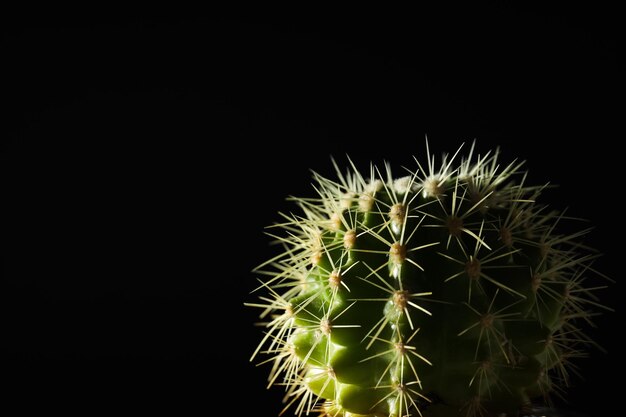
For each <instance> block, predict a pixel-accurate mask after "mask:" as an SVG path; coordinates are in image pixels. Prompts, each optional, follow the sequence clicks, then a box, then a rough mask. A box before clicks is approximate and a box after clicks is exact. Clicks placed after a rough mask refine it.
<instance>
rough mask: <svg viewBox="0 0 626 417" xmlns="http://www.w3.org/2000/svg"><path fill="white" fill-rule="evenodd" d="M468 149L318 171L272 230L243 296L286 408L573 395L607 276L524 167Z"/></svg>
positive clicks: (493, 411)
mask: <svg viewBox="0 0 626 417" xmlns="http://www.w3.org/2000/svg"><path fill="white" fill-rule="evenodd" d="M461 149H462V146H461V147H460V148H459V149H458V150H457V151H456V153H455V154H454V155H452V156H451V157H450V156H449V155H445V154H444V155H443V156H442V158H441V160H440V162H439V163H437V160H436V158H435V157H434V156H433V155H431V153H430V152H429V149H428V143H426V154H427V156H426V163H425V164H422V163H420V161H419V160H418V159H417V158H415V162H416V167H415V168H414V169H407V168H403V170H402V171H401V174H400V175H399V176H395V175H394V174H392V168H391V165H390V164H389V163H385V164H384V167H383V169H382V170H381V169H380V168H379V167H377V166H375V165H373V164H372V165H370V170H369V173H368V174H369V175H367V176H364V175H362V174H360V173H359V171H358V170H357V168H356V166H355V164H354V163H352V162H351V161H350V159H349V158H348V161H349V169H348V170H346V171H344V170H342V169H340V168H339V166H338V164H337V163H336V162H335V160H333V161H332V162H333V165H334V168H335V171H336V175H337V178H336V179H328V178H325V177H323V176H321V175H319V174H317V173H315V172H313V178H314V180H315V183H316V184H315V186H314V189H315V196H314V197H312V198H300V197H297V198H296V197H294V198H292V200H293V201H294V202H295V203H296V204H297V206H298V207H299V212H298V213H297V214H281V216H282V217H281V222H280V223H278V224H275V225H274V226H272V227H270V228H269V229H268V230H269V232H268V234H269V235H270V236H272V238H274V239H275V240H276V241H277V242H279V243H280V247H281V250H282V252H280V253H279V254H278V255H277V256H275V257H273V258H272V259H270V260H268V261H266V262H264V263H263V264H261V265H260V266H259V267H258V268H256V269H255V271H256V273H257V274H258V276H259V282H260V285H259V286H258V288H256V289H255V294H258V300H256V301H255V302H251V303H246V304H247V305H249V306H253V307H258V308H260V309H261V311H262V312H261V314H260V317H261V318H262V320H263V321H262V323H263V326H264V333H263V336H262V337H261V336H260V338H261V342H260V343H259V345H258V347H257V349H256V350H255V351H254V354H253V355H252V359H258V358H260V357H261V356H262V355H266V359H265V360H262V361H260V363H262V364H268V366H270V368H271V369H270V372H269V385H270V386H271V385H280V386H282V387H283V389H284V390H285V399H284V402H285V406H284V407H285V408H284V410H283V411H285V410H287V409H291V410H292V411H293V412H295V414H297V415H303V414H310V413H312V412H319V413H320V414H321V415H327V416H333V417H341V416H343V417H348V416H351V417H358V416H371V417H379V416H389V417H401V416H409V415H411V416H415V415H419V416H422V415H423V416H430V415H432V416H437V415H441V416H447V415H449V416H457V415H458V416H468V417H471V416H475V415H498V414H502V413H512V414H514V413H518V412H520V411H521V412H524V411H528V410H529V408H530V407H532V405H533V404H534V403H535V402H536V400H539V401H541V402H542V403H548V404H549V403H550V401H551V398H553V397H554V395H557V396H562V395H564V394H565V390H566V389H567V387H568V384H570V379H571V376H572V374H575V361H576V360H577V359H578V358H580V357H584V356H586V355H587V353H588V350H589V348H590V347H591V346H594V345H596V344H595V343H594V341H593V340H592V338H591V337H590V336H588V335H586V334H585V330H584V327H585V326H588V325H590V324H592V319H594V318H595V316H597V315H598V314H600V313H601V312H602V311H603V310H610V308H608V307H605V306H603V305H602V304H601V303H600V302H599V301H598V295H597V293H596V291H597V290H599V289H601V288H604V287H606V286H607V284H608V283H609V282H611V280H610V279H609V278H607V277H606V276H604V275H603V274H601V273H599V272H598V271H596V270H595V269H594V268H593V265H592V264H593V261H594V260H595V259H596V258H597V257H598V256H599V254H598V252H597V251H595V250H593V249H591V248H589V247H587V246H585V245H584V243H583V242H582V238H583V237H584V235H585V234H586V233H588V232H589V229H581V230H579V229H576V230H575V231H574V232H569V231H568V232H562V231H560V229H561V228H564V226H563V224H564V223H565V222H566V221H567V220H570V219H569V218H568V217H566V216H565V213H564V212H558V211H554V210H552V209H549V207H548V206H546V205H544V204H541V203H539V202H538V199H539V197H540V195H541V193H542V191H544V190H545V187H546V186H532V185H527V184H526V178H527V174H526V172H525V171H523V170H522V167H523V162H517V161H513V162H512V163H510V164H508V165H500V163H499V161H498V151H497V150H496V151H493V152H488V153H487V154H485V155H482V156H481V155H476V152H475V146H474V144H472V146H471V149H470V150H469V152H468V154H467V157H465V158H461V157H460V155H459V154H460V151H461ZM596 279H598V281H606V282H599V283H592V282H594V280H596ZM542 400H545V401H542Z"/></svg>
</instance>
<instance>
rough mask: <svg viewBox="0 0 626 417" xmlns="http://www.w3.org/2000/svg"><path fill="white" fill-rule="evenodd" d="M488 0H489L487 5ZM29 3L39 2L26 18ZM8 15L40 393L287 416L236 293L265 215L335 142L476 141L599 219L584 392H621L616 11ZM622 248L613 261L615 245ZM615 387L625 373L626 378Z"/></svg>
mask: <svg viewBox="0 0 626 417" xmlns="http://www.w3.org/2000/svg"><path fill="white" fill-rule="evenodd" d="M494 3H495V2H494ZM25 16H27V17H25ZM73 16H75V15H71V14H69V11H68V14H63V13H61V14H60V15H57V14H55V15H49V16H39V17H36V18H35V17H33V16H32V15H30V14H23V15H21V14H16V15H11V14H7V15H5V16H4V17H3V19H4V20H5V21H4V22H3V26H2V28H3V29H2V30H3V39H2V59H3V62H4V63H3V65H2V67H3V70H4V71H5V75H4V77H3V80H2V97H3V99H2V101H3V103H4V104H5V110H4V111H3V119H4V122H3V127H2V131H1V135H2V167H3V171H4V172H3V182H2V184H3V185H2V190H3V191H2V193H3V194H2V203H3V204H2V205H3V207H4V208H5V209H6V212H5V215H4V222H3V225H4V227H3V236H4V238H3V242H4V250H3V268H4V271H3V275H4V282H5V284H6V285H5V286H4V287H5V290H3V291H2V293H3V296H4V297H3V298H4V299H5V300H4V301H3V304H4V306H5V307H6V312H5V315H4V325H3V337H2V339H3V340H4V342H3V345H4V346H5V347H8V351H7V353H5V356H4V358H5V364H6V365H7V366H6V368H8V370H9V371H8V372H7V373H6V374H5V375H6V379H5V380H7V381H8V382H9V383H10V386H11V388H10V390H9V392H8V393H7V395H8V397H9V399H10V400H12V401H13V402H14V403H15V404H18V405H19V406H20V407H22V408H23V409H24V410H29V409H33V408H40V407H43V408H44V409H49V410H61V411H78V412H90V411H93V410H100V409H106V410H120V409H124V410H132V411H135V412H154V411H164V410H171V411H172V412H175V413H176V415H182V414H184V413H186V412H188V411H190V410H197V412H199V413H201V414H204V413H214V412H220V413H225V412H230V413H231V414H228V415H262V416H275V415H277V413H278V412H279V411H280V409H281V406H280V405H279V404H278V402H277V401H278V399H279V398H280V389H273V390H270V391H266V390H265V388H264V383H265V382H264V380H265V375H266V372H267V369H266V368H263V367H261V368H256V367H255V366H254V365H253V364H250V363H249V362H248V357H249V355H250V353H251V352H252V350H253V348H254V346H255V345H256V343H257V341H258V339H259V336H260V331H259V330H258V329H257V328H254V327H253V326H252V323H253V322H254V321H255V320H256V313H257V312H256V311H252V310H251V309H247V308H244V307H243V303H244V301H250V300H251V297H250V296H249V295H248V293H249V292H250V291H251V290H252V289H253V288H254V286H255V281H254V279H255V277H254V276H253V275H252V274H251V272H250V271H251V269H252V268H253V267H254V266H256V265H257V264H259V263H260V262H262V261H264V260H265V259H266V258H267V257H268V256H269V254H270V250H269V246H268V242H269V239H268V238H266V237H265V236H264V235H263V227H264V226H266V225H269V224H271V223H272V222H274V221H276V220H278V217H277V215H276V212H277V210H289V209H290V208H292V207H291V206H289V205H288V204H287V203H285V201H284V200H285V197H286V196H287V195H290V194H297V195H305V194H307V193H310V192H311V188H310V187H309V184H310V172H309V169H315V170H317V171H319V172H321V173H323V174H328V175H330V174H331V173H332V171H331V168H332V166H331V163H330V156H331V155H332V156H335V157H336V158H338V160H340V161H345V159H343V158H344V155H345V154H346V153H347V154H349V156H350V157H351V158H352V159H353V160H355V161H356V163H357V164H358V165H359V166H364V164H365V163H366V162H367V161H370V160H373V161H375V162H382V161H383V160H384V159H388V160H390V161H392V162H393V163H394V164H395V165H398V166H399V165H400V164H411V155H413V154H416V155H423V154H424V138H425V136H428V139H429V142H430V145H431V149H433V150H434V151H435V152H436V153H437V154H439V153H440V152H443V151H446V152H453V151H454V150H456V148H457V147H458V146H459V145H460V144H461V143H462V142H466V146H467V145H469V143H470V142H471V141H472V140H474V139H476V140H477V146H478V149H479V150H482V151H486V150H489V149H492V148H495V147H496V146H500V147H501V150H502V154H503V158H502V159H503V161H510V160H512V159H513V158H519V159H523V160H527V165H526V167H527V168H528V169H529V170H530V181H532V182H533V183H542V184H543V183H546V182H548V181H549V182H551V183H555V184H558V185H559V187H558V188H556V189H554V190H550V191H549V192H547V193H546V199H547V200H548V201H549V202H550V203H551V204H552V205H553V206H554V207H556V208H565V207H570V209H569V212H568V213H569V214H571V215H572V216H577V217H582V218H585V219H588V220H589V221H590V224H593V225H595V227H596V229H595V230H594V231H593V232H592V233H591V235H590V236H589V237H588V242H589V244H590V245H591V246H594V247H596V248H598V249H599V250H600V251H601V252H603V253H605V254H606V255H605V256H604V257H603V258H601V259H599V260H598V261H597V262H596V265H595V266H596V267H597V268H598V269H599V270H601V271H603V272H605V273H606V274H607V275H609V276H611V277H612V278H614V279H616V280H617V281H618V282H617V284H615V285H614V286H612V289H611V290H610V291H605V292H604V293H602V295H603V296H604V297H605V298H604V299H605V300H606V303H607V304H609V305H612V306H615V307H617V312H616V313H612V314H609V315H607V316H603V317H601V318H599V319H598V324H599V328H598V329H596V330H591V333H592V334H593V335H594V337H596V338H597V340H598V341H599V342H600V343H601V344H602V345H603V346H604V347H605V348H606V349H607V350H608V352H609V353H608V354H606V355H605V354H603V353H601V352H599V351H592V352H591V357H590V358H588V359H586V360H582V361H579V362H578V364H579V366H580V371H581V373H582V374H584V375H585V379H584V380H580V379H577V378H574V380H575V381H576V385H575V386H574V387H573V388H572V390H571V391H570V392H571V394H570V396H569V399H570V401H571V405H570V407H571V408H574V409H578V410H581V411H584V412H587V413H589V414H590V415H600V414H601V413H606V412H610V411H613V410H614V408H615V407H619V406H620V405H621V404H620V402H621V398H620V397H619V395H620V394H619V393H618V387H619V382H617V383H614V382H610V381H609V379H607V377H608V376H613V375H616V376H617V379H618V381H619V380H620V378H621V376H622V374H621V369H622V364H621V361H622V360H621V356H622V352H621V346H618V342H617V336H618V335H619V334H620V329H621V328H622V327H621V323H622V320H623V312H622V311H621V308H619V305H618V304H619V303H620V301H621V299H620V296H619V294H620V292H621V291H623V284H622V283H621V282H620V280H621V276H620V272H621V270H620V269H619V268H618V265H620V261H621V260H623V255H622V254H621V252H620V250H621V248H622V246H623V245H622V244H621V243H619V242H620V240H621V239H623V224H624V219H623V217H624V216H623V210H622V209H623V204H622V203H621V201H619V200H618V197H621V194H623V193H622V187H623V180H622V178H621V175H622V172H623V167H624V161H623V156H622V154H621V152H620V150H619V149H618V144H621V142H622V140H623V138H624V130H623V124H622V123H621V122H622V119H623V115H624V105H623V97H624V84H623V73H624V66H623V62H622V61H620V59H621V58H622V56H621V52H622V50H623V47H624V45H623V44H622V43H619V42H618V40H617V39H618V37H619V36H620V35H623V33H621V32H622V28H621V22H620V21H619V14H618V13H617V10H611V9H602V8H600V7H596V8H594V9H589V8H588V7H585V8H583V7H582V6H580V7H573V8H572V6H568V8H559V9H554V10H548V9H541V10H533V11H528V10H522V9H521V8H515V7H511V6H502V5H496V4H492V3H481V4H480V5H479V6H478V5H474V6H472V7H471V8H470V7H463V8H452V7H450V8H449V9H444V8H442V9H441V10H439V9H436V8H435V7H432V8H418V9H416V10H408V9H407V10H402V9H398V10H391V9H389V10H380V9H377V8H372V9H363V8H361V9H358V10H357V9H354V10H342V11H340V10H338V9H336V8H333V9H310V10H305V9H302V10H296V9H286V10H285V9H276V10H268V9H266V10H263V12H261V11H259V10H237V11H234V12H233V11H219V12H218V11H210V12H209V11H207V12H195V13H193V12H190V13H185V14H183V13H177V12H176V13H175V12H171V11H164V12H163V13H162V14H161V15H160V16H157V17H155V16H152V17H147V16H144V15H142V16H139V15H134V16H131V15H130V14H129V16H128V17H123V18H122V17H119V16H114V15H112V16H108V15H106V13H104V12H98V13H85V14H81V15H78V16H77V17H73ZM620 258H621V259H620ZM616 384H617V385H616Z"/></svg>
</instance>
